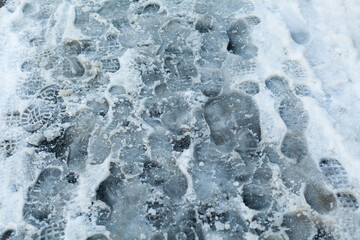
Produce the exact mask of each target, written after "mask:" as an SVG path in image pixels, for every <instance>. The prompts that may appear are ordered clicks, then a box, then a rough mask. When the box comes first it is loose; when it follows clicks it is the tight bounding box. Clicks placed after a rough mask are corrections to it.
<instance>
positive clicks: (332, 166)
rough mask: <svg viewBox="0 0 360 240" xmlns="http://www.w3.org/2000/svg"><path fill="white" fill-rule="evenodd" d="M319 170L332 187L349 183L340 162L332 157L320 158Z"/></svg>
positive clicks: (344, 185)
mask: <svg viewBox="0 0 360 240" xmlns="http://www.w3.org/2000/svg"><path fill="white" fill-rule="evenodd" d="M319 166H320V170H321V172H322V173H323V174H324V175H325V177H326V179H327V181H328V183H329V184H330V185H331V186H332V187H334V188H343V187H347V186H348V185H349V179H348V176H347V173H346V171H345V169H344V167H343V166H342V164H341V163H340V162H339V161H338V160H336V159H334V158H322V159H321V160H320V163H319Z"/></svg>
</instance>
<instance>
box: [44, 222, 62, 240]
mask: <svg viewBox="0 0 360 240" xmlns="http://www.w3.org/2000/svg"><path fill="white" fill-rule="evenodd" d="M65 226H66V222H65V221H58V222H53V223H51V224H49V225H48V226H46V227H44V228H43V229H42V230H41V233H40V236H39V240H47V239H49V240H50V239H52V240H64V239H65Z"/></svg>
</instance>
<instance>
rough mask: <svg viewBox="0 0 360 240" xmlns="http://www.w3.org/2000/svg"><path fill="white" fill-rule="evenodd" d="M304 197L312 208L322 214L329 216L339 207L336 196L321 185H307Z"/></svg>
mask: <svg viewBox="0 0 360 240" xmlns="http://www.w3.org/2000/svg"><path fill="white" fill-rule="evenodd" d="M304 196H305V200H306V202H307V203H308V204H309V205H310V206H311V208H312V209H314V210H315V211H317V212H318V213H320V214H327V213H329V212H331V211H332V210H333V209H335V208H336V206H337V201H336V197H335V195H334V194H333V193H332V192H331V191H329V190H327V189H326V188H325V187H324V186H321V185H319V184H312V183H310V184H307V186H306V188H305V192H304Z"/></svg>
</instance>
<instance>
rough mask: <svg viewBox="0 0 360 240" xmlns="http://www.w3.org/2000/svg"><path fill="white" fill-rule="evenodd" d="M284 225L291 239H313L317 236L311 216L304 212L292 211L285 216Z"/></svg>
mask: <svg viewBox="0 0 360 240" xmlns="http://www.w3.org/2000/svg"><path fill="white" fill-rule="evenodd" d="M281 226H282V227H285V228H286V230H285V232H286V233H287V235H288V236H289V239H291V240H304V239H312V238H313V237H314V236H315V233H316V228H315V226H314V224H313V223H312V221H311V220H310V219H309V217H307V216H305V215H303V214H302V213H290V214H286V215H284V217H283V222H282V225H281Z"/></svg>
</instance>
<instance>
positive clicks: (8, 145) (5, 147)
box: [0, 139, 17, 157]
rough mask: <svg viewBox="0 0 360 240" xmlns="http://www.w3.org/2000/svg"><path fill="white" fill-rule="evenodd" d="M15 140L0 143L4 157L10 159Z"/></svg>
mask: <svg viewBox="0 0 360 240" xmlns="http://www.w3.org/2000/svg"><path fill="white" fill-rule="evenodd" d="M16 145H17V140H14V139H5V140H2V141H0V149H1V150H2V152H3V153H5V156H6V157H11V156H12V155H13V154H14V152H15V150H16Z"/></svg>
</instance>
